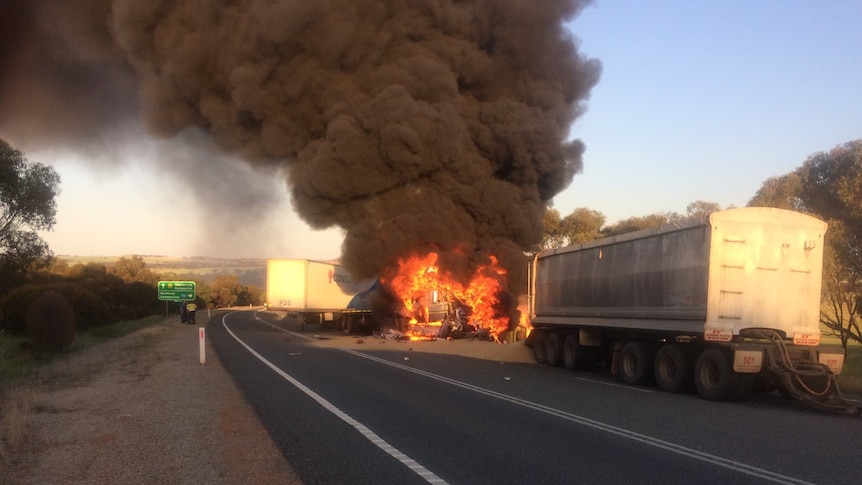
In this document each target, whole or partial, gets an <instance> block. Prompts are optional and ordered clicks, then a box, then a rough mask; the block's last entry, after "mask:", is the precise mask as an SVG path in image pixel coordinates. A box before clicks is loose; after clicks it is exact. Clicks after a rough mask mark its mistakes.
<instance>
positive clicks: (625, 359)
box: [619, 340, 653, 386]
mask: <svg viewBox="0 0 862 485" xmlns="http://www.w3.org/2000/svg"><path fill="white" fill-rule="evenodd" d="M652 366H653V355H652V349H651V347H650V344H649V342H644V341H641V340H630V341H628V342H626V344H625V345H623V348H622V349H620V356H619V374H620V379H622V381H623V382H625V383H626V384H631V385H633V386H644V385H647V384H649V383H650V381H651V380H652V379H653V371H652Z"/></svg>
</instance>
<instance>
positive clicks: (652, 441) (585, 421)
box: [338, 348, 811, 485]
mask: <svg viewBox="0 0 862 485" xmlns="http://www.w3.org/2000/svg"><path fill="white" fill-rule="evenodd" d="M338 350H341V351H343V352H347V353H349V354H352V355H355V356H357V357H362V358H364V359H369V360H373V361H375V362H379V363H381V364H384V365H388V366H392V367H396V368H398V369H402V370H405V371H407V372H412V373H414V374H419V375H421V376H425V377H428V378H430V379H434V380H437V381H441V382H445V383H447V384H451V385H453V386H457V387H460V388H463V389H467V390H470V391H473V392H477V393H479V394H484V395H486V396H490V397H493V398H496V399H500V400H502V401H508V402H510V403H512V404H517V405H519V406H524V407H527V408H530V409H533V410H536V411H539V412H542V413H545V414H550V415H552V416H556V417H558V418H561V419H565V420H567V421H571V422H574V423H578V424H580V425H583V426H588V427H590V428H593V429H597V430H600V431H604V432H606V433H611V434H615V435H617V436H621V437H623V438H628V439H630V440H634V441H638V442H640V443H643V444H646V445H649V446H654V447H656V448H661V449H663V450H667V451H670V452H672V453H676V454H679V455H683V456H687V457H689V458H694V459H695V460H700V461H704V462H707V463H710V464H712V465H717V466H720V467H724V468H728V469H730V470H733V471H736V472H740V473H744V474H746V475H750V476H753V477H756V478H760V479H763V480H768V481H771V482H775V483H784V484H795V485H801V484H805V485H810V483H811V482H806V481H804V480H800V479H797V478H793V477H788V476H786V475H781V474H779V473H775V472H771V471H769V470H764V469H762V468H757V467H754V466H751V465H746V464H745V463H740V462H738V461H733V460H729V459H727V458H722V457H720V456H716V455H711V454H709V453H704V452H702V451H698V450H694V449H691V448H686V447H685V446H682V445H678V444H675V443H671V442H668V441H664V440H660V439H658V438H653V437H651V436H647V435H644V434H640V433H637V432H635V431H630V430H627V429H624V428H620V427H617V426H613V425H610V424H605V423H602V422H600V421H596V420H594V419H590V418H586V417H583V416H578V415H576V414H571V413H568V412H565V411H561V410H559V409H555V408H552V407H549V406H545V405H542V404H538V403H534V402H531V401H527V400H524V399H520V398H517V397H513V396H509V395H506V394H502V393H499V392H496V391H492V390H490V389H485V388H482V387H478V386H474V385H472V384H468V383H466V382H461V381H456V380H455V379H450V378H448V377H444V376H441V375H437V374H432V373H430V372H426V371H423V370H420V369H416V368H413V367H408V366H406V365H403V364H399V363H397V362H390V361H388V360H386V359H381V358H379V357H374V356H372V355H369V354H365V353H362V352H359V351H356V350H352V349H346V348H339V349H338Z"/></svg>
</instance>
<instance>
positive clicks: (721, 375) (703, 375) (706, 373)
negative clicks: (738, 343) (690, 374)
mask: <svg viewBox="0 0 862 485" xmlns="http://www.w3.org/2000/svg"><path fill="white" fill-rule="evenodd" d="M694 383H695V385H696V386H697V392H698V394H700V397H702V398H704V399H707V400H709V401H725V400H729V399H732V398H733V397H735V395H736V394H737V392H738V390H739V389H738V388H739V374H737V373H736V372H733V366H732V364H731V362H730V356H729V355H728V353H727V352H724V351H722V349H718V348H715V347H711V348H708V349H706V350H704V351H703V353H702V354H700V357H698V359H697V364H696V365H695V368H694ZM752 383H753V381H752Z"/></svg>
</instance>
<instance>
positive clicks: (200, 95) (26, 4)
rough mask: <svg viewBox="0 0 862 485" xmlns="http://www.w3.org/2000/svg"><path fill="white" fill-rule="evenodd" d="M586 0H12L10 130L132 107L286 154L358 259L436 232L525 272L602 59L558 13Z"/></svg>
mask: <svg viewBox="0 0 862 485" xmlns="http://www.w3.org/2000/svg"><path fill="white" fill-rule="evenodd" d="M54 3H62V5H63V7H58V6H54ZM584 3H585V2H580V1H576V0H537V1H533V0H463V1H457V0H390V1H383V0H341V1H337V0H331V1H307V0H282V1H274V0H233V1H228V0H221V1H219V0H148V1H146V2H144V1H137V0H69V1H67V2H44V3H43V2H33V1H27V0H14V1H11V2H10V1H9V0H7V1H6V3H4V7H2V10H0V16H2V17H0V18H2V19H3V20H2V22H3V23H4V25H0V28H3V30H4V31H5V33H4V34H2V35H4V36H5V37H4V38H2V39H0V41H2V46H3V47H2V49H3V50H2V52H0V69H2V74H3V80H2V81H0V129H2V130H4V131H6V130H9V129H12V128H10V126H11V125H14V126H15V127H16V128H15V129H17V130H18V134H19V135H20V136H39V137H43V138H45V137H48V138H50V137H56V138H55V139H57V140H61V141H62V140H65V139H66V138H70V137H71V138H74V139H77V140H86V139H88V138H92V137H93V136H98V134H99V133H103V132H104V130H105V129H106V128H107V127H110V126H121V125H122V124H123V122H124V121H125V120H127V119H128V117H129V116H137V114H138V113H139V112H140V113H142V114H143V117H144V119H145V120H146V122H147V125H148V126H149V128H150V129H151V130H152V131H153V132H154V133H156V134H158V135H165V136H175V135H178V134H182V133H184V132H186V131H188V130H203V131H204V132H205V133H207V134H208V135H209V136H210V137H211V138H212V140H213V141H214V143H215V144H216V145H217V146H219V147H220V148H221V149H223V150H226V151H227V152H228V153H231V154H234V155H236V156H239V157H241V158H243V159H245V160H247V161H249V162H251V163H254V164H257V165H263V166H271V167H275V168H277V169H281V170H285V171H286V172H287V174H288V179H287V183H288V185H289V187H290V192H291V196H292V201H293V204H294V206H295V207H296V209H297V210H298V212H299V213H300V215H301V216H302V217H303V218H304V219H305V220H306V221H307V222H308V223H309V224H311V225H312V226H313V227H317V228H324V227H330V226H333V225H337V226H340V227H342V228H344V229H345V230H346V238H345V242H344V247H343V254H342V259H343V261H344V262H345V264H347V265H348V266H349V267H350V268H352V269H353V270H354V271H355V272H356V273H358V275H361V276H370V275H372V274H377V273H379V272H380V271H381V270H382V269H384V268H386V267H387V266H389V265H392V264H393V263H394V262H395V261H396V260H397V259H398V258H399V257H403V256H405V255H407V254H410V253H414V252H416V251H417V250H423V249H436V250H438V251H439V252H440V254H441V255H442V263H443V265H445V266H447V267H448V269H450V270H451V271H453V272H455V273H456V274H459V275H466V274H468V273H469V271H470V268H471V267H473V266H474V265H475V264H477V263H484V262H485V261H487V258H488V256H489V255H495V256H496V257H497V258H499V259H500V261H501V263H502V264H503V265H504V266H505V267H507V268H509V269H510V271H512V273H513V274H512V279H513V282H515V283H520V282H521V281H523V267H524V264H523V251H524V249H527V248H530V247H531V246H533V245H534V244H535V243H537V242H538V241H539V240H540V238H541V229H542V228H541V221H542V213H543V211H544V209H545V207H546V206H547V204H548V203H549V202H550V201H551V199H552V198H553V197H554V195H556V194H557V193H558V192H560V191H561V190H562V189H564V188H565V187H566V186H567V185H568V184H569V183H570V181H571V179H572V177H573V175H574V174H575V173H576V172H578V171H579V170H580V169H581V154H582V152H583V149H584V148H583V145H582V144H581V143H580V142H579V141H575V142H567V141H566V139H567V136H568V132H569V127H570V124H571V123H572V122H573V121H574V120H575V118H576V117H577V116H578V115H580V114H581V113H582V112H583V109H584V107H583V104H582V103H583V102H584V100H585V99H586V98H587V97H588V94H589V90H590V89H591V87H592V86H593V85H594V84H595V83H596V81H597V79H598V75H599V70H600V67H599V64H598V62H597V61H594V60H587V59H584V58H583V57H582V56H581V55H579V53H578V52H577V49H576V46H575V43H574V40H573V39H572V38H571V37H570V36H569V34H568V33H567V31H566V30H565V28H564V26H563V22H564V21H566V20H570V19H572V18H573V17H574V16H575V15H576V14H577V13H578V12H579V11H580V9H581V8H582V7H583V4H584ZM57 22H59V23H60V24H62V25H59V24H57ZM5 24H9V25H5ZM46 66H47V67H46ZM10 69H12V70H15V71H14V72H15V73H17V74H18V75H12V76H10V77H7V73H8V72H12V71H10ZM28 107H29V109H28ZM49 115H50V116H49ZM46 116H47V118H49V122H47V123H45V122H44V120H45V117H46ZM13 119H20V120H21V122H20V123H18V122H17V121H12V120H13ZM33 126H38V127H39V128H38V130H35V131H34V129H33V128H27V129H29V130H30V131H28V132H25V131H24V128H22V127H33ZM67 128H69V129H67ZM72 128H74V129H72ZM238 183H239V182H238ZM516 286H517V285H516Z"/></svg>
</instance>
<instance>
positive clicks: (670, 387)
mask: <svg viewBox="0 0 862 485" xmlns="http://www.w3.org/2000/svg"><path fill="white" fill-rule="evenodd" d="M653 367H654V371H655V383H656V385H658V387H659V388H660V389H661V390H663V391H667V392H679V391H681V390H683V389H684V388H685V387H686V385H687V384H688V383H689V381H690V380H691V372H692V365H691V359H690V358H689V356H688V353H687V352H686V349H685V348H683V346H682V345H680V344H678V343H667V344H664V345H662V346H661V347H660V348H659V349H658V352H656V354H655V363H654V364H653Z"/></svg>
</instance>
